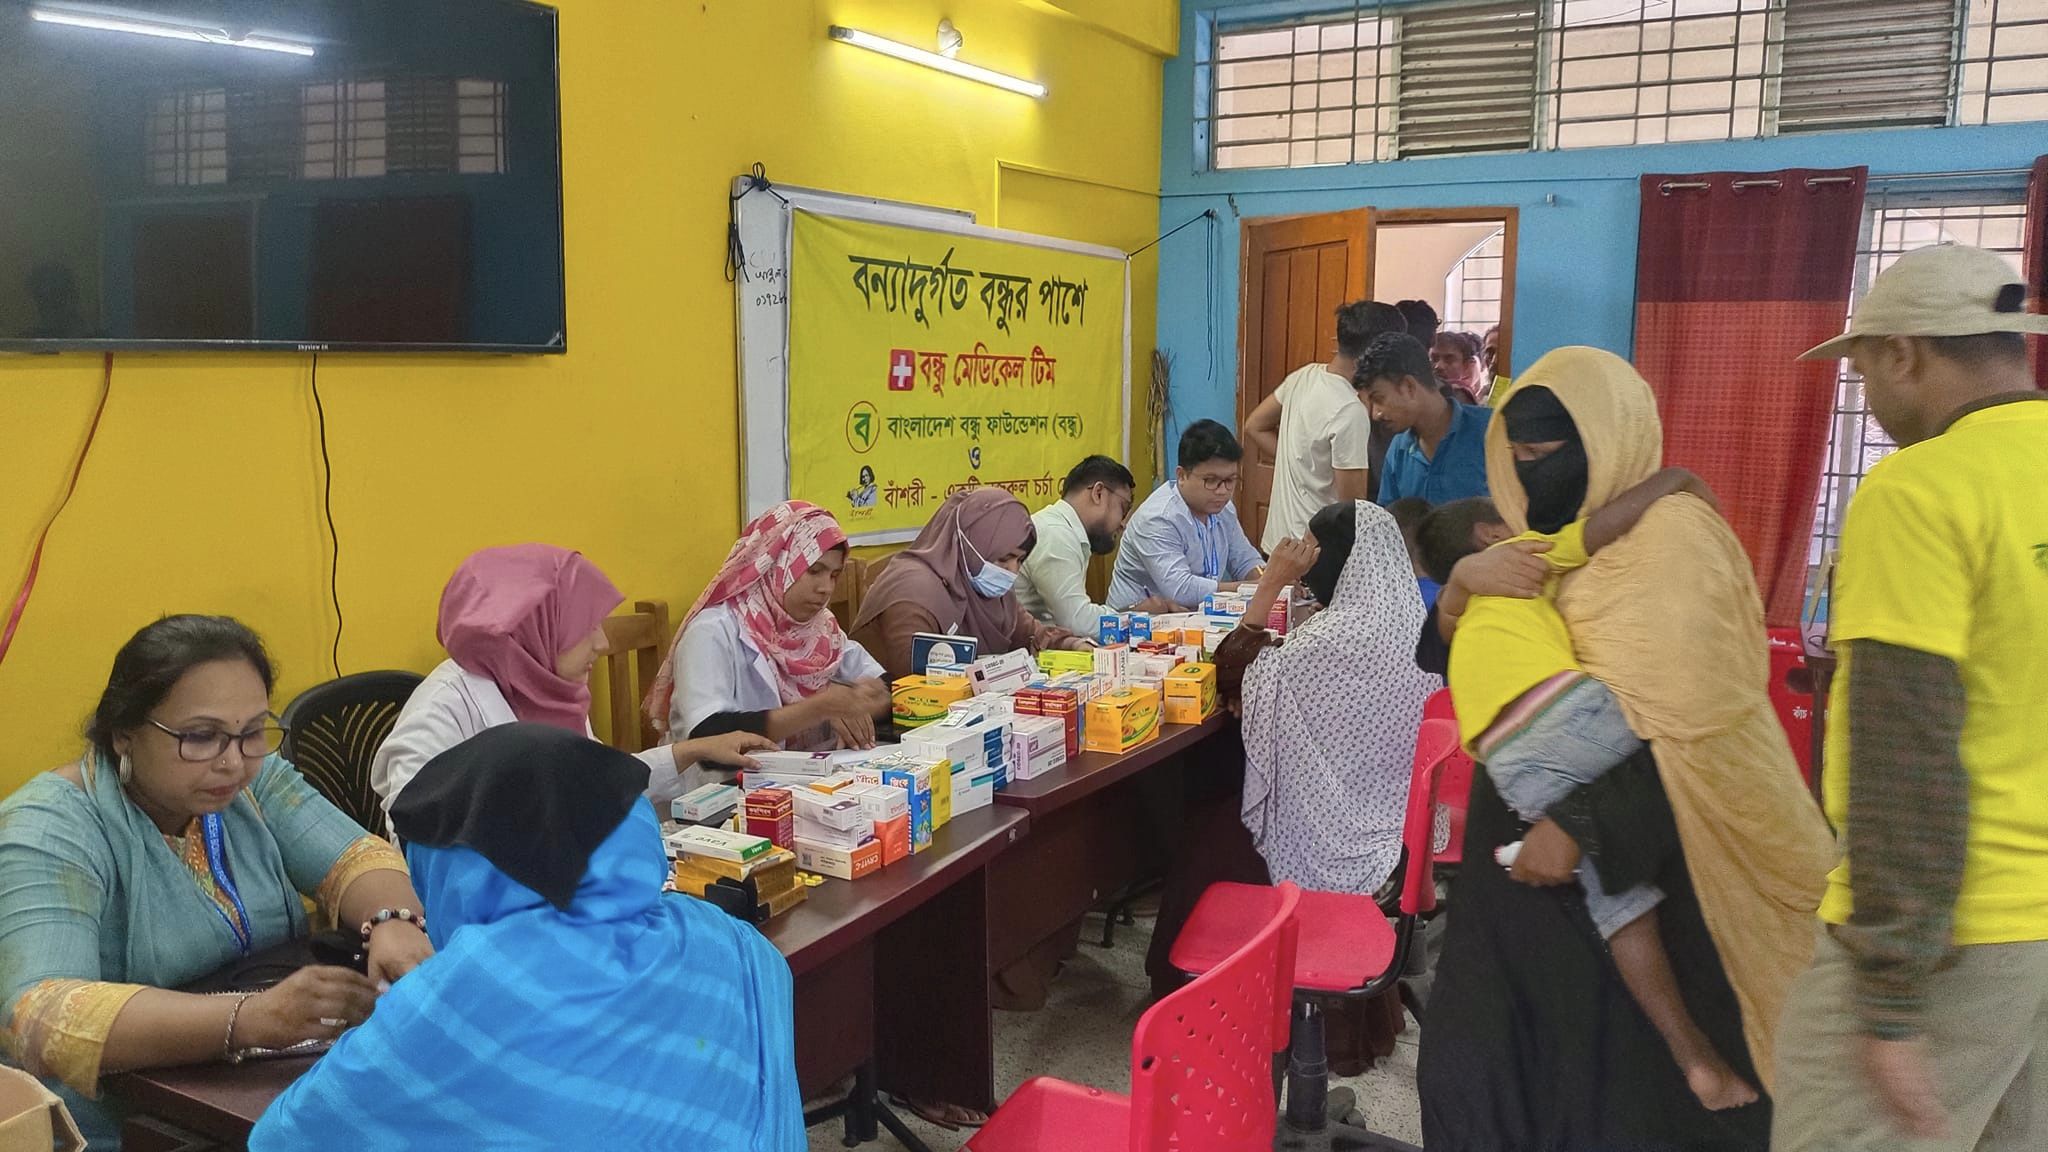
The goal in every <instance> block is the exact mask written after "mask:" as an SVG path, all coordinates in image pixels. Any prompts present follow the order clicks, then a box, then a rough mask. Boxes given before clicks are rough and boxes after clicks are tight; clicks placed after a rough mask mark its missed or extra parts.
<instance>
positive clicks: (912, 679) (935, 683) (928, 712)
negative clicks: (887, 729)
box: [889, 676, 974, 728]
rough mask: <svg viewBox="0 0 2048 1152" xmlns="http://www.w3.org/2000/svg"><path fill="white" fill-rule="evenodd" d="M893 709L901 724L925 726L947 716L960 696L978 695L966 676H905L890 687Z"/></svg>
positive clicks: (891, 708) (905, 726)
mask: <svg viewBox="0 0 2048 1152" xmlns="http://www.w3.org/2000/svg"><path fill="white" fill-rule="evenodd" d="M889 695H890V711H891V713H892V714H893V715H894V716H895V718H896V726H897V727H898V728H921V727H923V726H924V725H926V724H930V723H931V722H932V721H934V720H939V719H943V718H944V717H945V715H946V710H947V709H948V708H949V707H951V706H952V704H953V702H954V701H956V700H965V699H968V698H969V697H971V696H973V695H974V685H973V683H972V682H970V681H969V680H968V679H967V677H965V676H905V677H904V678H903V679H901V680H898V681H896V683H895V684H894V685H893V686H892V687H891V689H890V693H889Z"/></svg>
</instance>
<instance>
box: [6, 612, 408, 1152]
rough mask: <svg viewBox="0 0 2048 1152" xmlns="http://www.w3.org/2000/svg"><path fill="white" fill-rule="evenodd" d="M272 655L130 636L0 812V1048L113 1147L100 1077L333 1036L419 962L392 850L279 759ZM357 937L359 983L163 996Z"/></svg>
mask: <svg viewBox="0 0 2048 1152" xmlns="http://www.w3.org/2000/svg"><path fill="white" fill-rule="evenodd" d="M273 687H274V677H273V674H272V671H271V665H270V657H269V655H268V654H267V653H266V652H265V651H264V649H263V642H262V641H261V640H260V639H258V638H257V636H256V634H255V633H254V632H252V631H250V630H249V629H248V628H247V627H245V626H244V625H242V624H240V623H238V622H237V621H234V620H230V619H228V618H226V617H221V616H171V617H166V618H165V619H162V620H159V621H157V622H156V623H154V624H151V625H150V626H149V627H147V628H144V629H143V630H142V631H140V632H138V633H136V634H135V636H134V638H132V639H130V640H129V641H128V643H127V644H126V645H124V646H123V647H122V649H121V651H120V653H119V654H118V655H117V656H115V657H114V669H113V673H112V675H111V676H110V677H109V678H108V680H107V688H106V691H105V692H104V693H103V694H102V695H101V696H100V701H99V706H98V707H97V708H96V709H95V710H94V712H93V717H92V720H91V723H90V724H89V725H88V727H87V729H86V735H87V737H88V738H89V739H90V741H91V744H92V747H91V748H90V749H89V750H88V751H87V752H86V753H85V755H84V756H83V757H82V758H80V760H79V761H78V762H77V763H76V764H73V765H70V766H69V767H65V768H61V769H58V770H56V771H53V772H45V773H43V774H42V775H40V776H37V777H35V778H34V779H32V780H30V781H29V782H28V783H27V784H24V785H23V786H22V787H21V788H20V789H19V790H18V791H16V792H15V793H14V795H12V796H10V797H9V798H8V799H7V800H6V802H5V803H4V804H0V876H4V877H6V880H5V882H4V883H0V1014H4V1016H0V1018H4V1020H5V1022H6V1029H7V1031H6V1037H7V1042H8V1053H9V1055H10V1057H11V1059H12V1060H13V1061H14V1062H16V1063H18V1064H20V1065H21V1066H22V1067H24V1068H26V1069H27V1070H29V1071H30V1072H33V1073H35V1074H36V1075H38V1076H41V1077H42V1078H43V1079H44V1080H45V1081H46V1082H48V1083H49V1084H50V1086H51V1087H52V1088H53V1089H55V1090H56V1091H58V1092H59V1094H60V1095H62V1096H63V1097H64V1099H65V1102H66V1103H67V1104H69V1105H70V1107H71V1110H72V1114H73V1115H74V1116H75V1117H76V1118H77V1119H78V1121H79V1123H80V1126H81V1127H82V1128H83V1129H85V1131H86V1134H87V1136H88V1138H89V1141H90V1144H91V1146H92V1147H93V1148H95V1149H104V1148H113V1147H117V1146H118V1144H119V1141H118V1134H117V1126H118V1123H119V1121H118V1117H116V1116H114V1115H112V1114H110V1113H109V1112H108V1111H107V1110H106V1109H105V1108H103V1107H102V1106H100V1105H99V1104H98V1103H97V1102H96V1100H95V1098H96V1097H97V1096H98V1090H99V1080H100V1077H101V1076H102V1075H106V1074H111V1073H114V1072H119V1071H126V1070H130V1069H137V1068H152V1067H161V1066H167V1065H176V1064H193V1063H200V1062H204V1061H208V1060H222V1059H225V1060H235V1059H238V1058H239V1056H240V1054H241V1053H243V1052H244V1051H246V1050H247V1049H251V1048H282V1047H287V1046H290V1045H293V1044H297V1043H300V1042H301V1041H307V1040H323V1039H331V1038H332V1037H334V1036H335V1035H337V1034H338V1033H339V1032H340V1031H341V1029H342V1028H343V1027H346V1026H348V1025H352V1024H356V1023H360V1022H361V1021H362V1020H363V1019H364V1018H365V1017H367V1016H368V1015H369V1014H370V1008H371V1005H372V1004H373V1003H374V1002H375V1000H376V997H377V992H378V984H379V983H380V982H389V981H393V980H396V979H398V978H399V977H401V976H403V975H404V974H406V973H407V972H410V971H411V970H412V969H413V968H414V967H415V966H417V965H418V964H419V963H420V962H421V961H423V960H425V959H426V958H427V957H428V956H429V955H431V954H432V952H433V948H432V946H431V945H430V944H429V943H428V941H427V936H426V933H425V931H424V930H423V918H422V916H421V914H420V909H421V905H420V901H419V897H418V896H417V895H415V894H414V892H413V888H412V882H411V880H410V879H409V878H408V877H407V875H406V871H405V862H404V860H403V858H402V857H400V856H399V855H398V853H397V851H396V850H394V849H393V848H392V847H391V846H390V845H389V844H388V843H386V842H385V841H383V840H381V839H378V838H376V837H373V836H369V835H367V834H365V833H364V831H363V830H362V829H361V828H359V827H357V826H356V825H355V823H354V822H353V821H351V820H350V819H349V818H348V817H347V816H345V815H343V814H342V813H341V812H340V810H338V809H336V808H335V807H334V806H333V805H332V804H329V803H328V802H327V801H326V800H325V799H324V798H322V797H321V795H320V794H319V793H318V792H315V791H314V790H313V788H312V786H311V785H309V784H308V783H306V781H305V780H304V779H303V778H302V777H301V776H300V775H299V773H298V771H297V770H296V769H294V768H293V767H292V766H291V765H290V764H288V763H286V762H285V761H284V760H282V759H280V758H279V757H278V756H277V755H276V750H277V746H278V741H279V738H280V737H281V736H282V732H281V731H280V730H279V728H278V727H277V718H276V717H275V716H274V715H273V714H272V713H271V711H270V693H271V689H272V688H273ZM302 896H303V897H305V898H309V899H311V900H312V901H314V902H315V903H316V904H318V905H319V907H320V909H321V911H322V912H323V913H325V914H326V915H327V916H328V917H331V918H333V919H334V920H335V922H336V923H338V924H339V925H341V926H342V929H343V930H344V931H360V932H361V934H362V937H363V940H364V942H365V944H366V946H367V952H368V956H369V975H368V976H362V975H358V974H357V973H355V972H353V971H351V970H349V969H346V968H331V967H312V968H304V969H301V970H299V971H298V972H296V973H295V974H293V975H292V976H290V977H288V978H287V979H285V980H284V981H283V982H282V983H279V984H278V985H276V986H275V987H272V988H270V989H268V990H266V991H263V992H258V993H254V994H244V995H238V996H198V995H189V994H186V993H180V992H172V991H168V989H171V988H175V987H178V986H180V985H184V984H188V983H190V982H191V981H193V980H195V979H198V978H199V977H201V976H204V975H206V974H207V973H209V972H212V971H214V970H216V969H219V968H221V967H224V966H226V965H228V964H230V963H232V962H234V961H236V960H238V959H240V958H241V957H245V956H248V955H250V954H251V953H254V952H259V951H262V950H263V949H265V948H269V947H271V946H273V945H276V944H279V943H282V942H284V941H286V940H289V939H292V938H294V937H302V936H305V935H307V933H308V926H307V914H306V909H305V903H304V901H303V900H302Z"/></svg>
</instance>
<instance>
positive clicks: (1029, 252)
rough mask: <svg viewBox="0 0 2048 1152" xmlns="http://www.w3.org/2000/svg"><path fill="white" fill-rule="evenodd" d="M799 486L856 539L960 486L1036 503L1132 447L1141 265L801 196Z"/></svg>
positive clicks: (794, 288) (797, 243)
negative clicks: (846, 210)
mask: <svg viewBox="0 0 2048 1152" xmlns="http://www.w3.org/2000/svg"><path fill="white" fill-rule="evenodd" d="M794 229H795V234H794V236H793V237H792V239H791V250H790V281H789V285H790V286H789V469H790V477H789V494H790V498H791V499H794V500H808V501H810V502H811V503H814V504H817V505H819V506H821V507H824V508H828V509H830V510H831V511H832V513H833V515H835V516H837V517H839V521H840V523H841V524H843V525H844V526H845V528H846V531H847V533H848V534H849V535H852V536H854V537H856V538H858V537H862V536H866V535H871V534H875V533H881V532H892V531H904V530H909V531H915V530H916V529H919V528H922V527H923V526H924V524H925V522H926V521H927V520H929V519H930V518H931V515H932V513H933V511H935V510H936V509H937V508H938V506H939V504H940V503H941V502H942V501H944V500H945V498H946V497H947V496H949V495H951V494H952V493H954V492H957V491H961V490H963V489H967V488H976V487H999V488H1004V489H1007V490H1009V491H1010V492H1013V493H1015V494H1016V495H1017V496H1018V498H1020V499H1022V500H1023V501H1024V503H1025V505H1026V506H1028V507H1029V508H1031V510H1032V511H1034V512H1035V511H1037V510H1038V509H1040V508H1043V507H1045V506H1046V505H1047V504H1050V503H1051V502H1052V501H1053V499H1054V498H1056V497H1057V496H1058V495H1059V487H1060V481H1061V479H1062V478H1064V477H1065V475H1066V473H1067V470H1068V469H1069V468H1071V467H1073V466H1074V464H1075V463H1077V462H1079V461H1080V459H1081V458H1082V457H1083V456H1087V455H1090V454H1092V453H1098V452H1099V453H1102V454H1104V455H1107V456H1111V457H1118V458H1120V457H1121V456H1122V448H1123V433H1124V428H1123V421H1124V324H1125V317H1124V263H1123V261H1122V260H1118V259H1112V258H1108V257H1103V256H1096V255H1090V254H1086V253H1077V252H1070V251H1064V250H1061V249H1057V248H1047V247H1041V246H1039V245H1036V244H1027V243H1020V242H1016V241H1011V240H1000V239H993V238H988V237H983V236H978V235H959V234H954V233H948V232H932V231H924V230H922V229H916V228H902V227H898V226H895V225H891V224H876V223H871V222H869V221H864V220H848V219H844V218H842V217H837V216H820V215H815V214H813V213H809V212H797V213H796V214H795V221H794Z"/></svg>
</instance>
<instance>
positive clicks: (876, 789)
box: [839, 784, 910, 824]
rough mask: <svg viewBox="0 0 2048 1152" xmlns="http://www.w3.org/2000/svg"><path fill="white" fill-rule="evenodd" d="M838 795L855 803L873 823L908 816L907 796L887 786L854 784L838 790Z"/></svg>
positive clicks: (908, 798)
mask: <svg viewBox="0 0 2048 1152" xmlns="http://www.w3.org/2000/svg"><path fill="white" fill-rule="evenodd" d="M839 795H841V796H843V797H848V798H851V799H853V800H855V801H857V802H858V803H859V804H860V809H861V811H862V812H863V813H865V814H866V815H867V818H868V819H869V820H870V821H872V822H874V823H878V824H879V823H881V822H883V821H886V820H894V819H895V818H896V817H898V816H908V815H909V814H910V797H909V795H908V794H906V793H905V792H904V791H903V789H901V788H892V787H890V786H889V785H887V784H854V785H852V786H850V787H846V788H842V789H840V790H839Z"/></svg>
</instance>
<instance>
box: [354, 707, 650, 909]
mask: <svg viewBox="0 0 2048 1152" xmlns="http://www.w3.org/2000/svg"><path fill="white" fill-rule="evenodd" d="M646 788H647V765H645V764H643V763H641V762H640V761H638V760H636V759H634V758H633V757H631V756H628V755H626V754H625V753H624V752H620V751H618V750H616V749H613V748H610V747H607V746H605V745H603V744H600V743H598V742H597V741H595V740H592V739H590V738H588V737H585V736H579V735H577V734H575V733H573V732H569V731H567V730H565V729H561V728H556V727H554V726H553V725H549V724H501V725H499V726H498V727H496V728H486V729H484V730H483V731H482V732H480V733H478V734H477V735H475V736H472V737H470V738H469V739H467V740H464V741H463V742H462V743H460V744H457V745H456V746H455V747H453V748H450V749H448V750H447V751H446V752H443V753H441V754H440V755H439V756H436V757H434V758H433V759H432V760H429V761H427V764H426V767H424V768H422V769H420V772H419V775H417V776H415V777H413V779H412V782H411V783H409V784H407V785H406V786H405V790H404V791H403V792H400V793H399V794H398V799H397V800H396V801H394V802H393V803H392V805H391V827H392V828H393V829H394V830H395V831H396V832H397V833H398V835H399V837H400V838H401V839H403V840H406V841H408V842H411V843H414V844H424V845H427V846H429V847H434V848H448V847H462V848H468V849H469V850H471V851H473V852H475V853H476V854H477V855H479V856H482V857H483V858H484V859H486V860H489V861H490V862H491V864H492V865H494V866H495V867H496V868H497V869H498V870H499V871H501V872H503V873H504V874H505V875H507V876H510V877H511V878H512V879H514V880H517V881H518V882H520V883H521V884H524V885H526V886H527V887H528V888H531V889H533V890H534V891H535V892H538V893H540V894H541V896H543V897H545V898H546V899H547V902H548V903H550V904H553V905H554V906H555V907H556V908H560V909H562V910H564V911H566V910H567V909H568V907H569V902H570V901H571V900H572V899H573V898H574V897H575V895H576V887H577V885H578V884H580V883H582V881H583V874H584V872H585V871H587V870H588V869H589V866H590V855H591V853H593V852H595V851H597V849H598V846H599V845H601V844H603V843H604V842H605V839H606V838H607V837H609V836H610V835H611V834H612V833H613V832H614V831H616V830H617V829H618V827H619V823H620V822H621V821H623V820H624V819H625V818H626V814H627V813H629V812H631V811H632V810H633V805H635V804H637V803H640V802H641V801H640V794H641V793H642V792H643V791H645V790H646Z"/></svg>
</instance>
